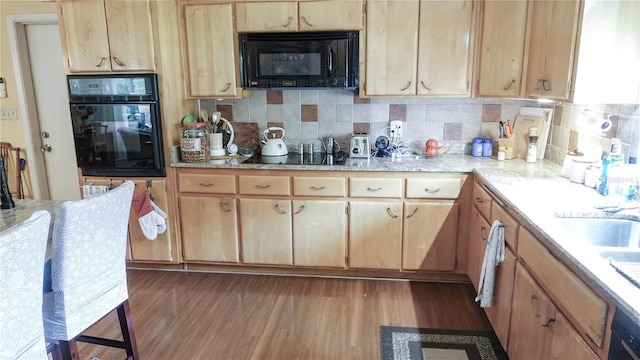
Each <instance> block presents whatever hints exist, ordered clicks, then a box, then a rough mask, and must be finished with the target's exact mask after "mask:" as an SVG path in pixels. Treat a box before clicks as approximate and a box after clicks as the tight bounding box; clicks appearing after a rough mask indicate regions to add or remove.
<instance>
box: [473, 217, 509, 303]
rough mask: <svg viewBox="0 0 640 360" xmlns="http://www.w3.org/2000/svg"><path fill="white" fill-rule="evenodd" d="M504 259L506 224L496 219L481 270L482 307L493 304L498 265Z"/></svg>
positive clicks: (479, 286) (480, 297)
mask: <svg viewBox="0 0 640 360" xmlns="http://www.w3.org/2000/svg"><path fill="white" fill-rule="evenodd" d="M503 261H504V225H502V223H501V222H500V220H496V221H494V222H493V224H492V225H491V230H489V239H488V240H487V246H486V248H485V250H484V259H483V260H482V270H480V282H479V283H478V296H476V302H478V301H480V307H483V308H487V307H490V306H491V300H492V299H493V285H494V284H495V280H496V279H495V277H496V267H497V266H498V265H499V264H500V263H501V262H503Z"/></svg>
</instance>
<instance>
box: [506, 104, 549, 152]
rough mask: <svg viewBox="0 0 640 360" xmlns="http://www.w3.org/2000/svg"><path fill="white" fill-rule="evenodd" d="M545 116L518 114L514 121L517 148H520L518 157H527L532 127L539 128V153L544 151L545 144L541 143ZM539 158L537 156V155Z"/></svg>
mask: <svg viewBox="0 0 640 360" xmlns="http://www.w3.org/2000/svg"><path fill="white" fill-rule="evenodd" d="M544 121H545V117H544V116H533V115H522V114H520V115H517V116H516V120H515V122H514V123H513V136H512V138H514V140H515V143H516V145H515V146H516V148H517V149H518V157H520V158H526V157H527V151H528V149H529V130H531V128H537V129H538V142H537V144H538V155H539V154H540V153H541V151H543V149H544V145H543V144H541V143H540V138H541V134H540V131H542V126H543V125H544ZM536 158H537V157H536Z"/></svg>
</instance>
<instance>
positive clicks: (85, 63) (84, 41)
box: [58, 0, 111, 72]
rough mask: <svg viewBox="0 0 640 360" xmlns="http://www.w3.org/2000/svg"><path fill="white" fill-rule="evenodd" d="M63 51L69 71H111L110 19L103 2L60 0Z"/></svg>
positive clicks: (59, 12)
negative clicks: (108, 26) (108, 31)
mask: <svg viewBox="0 0 640 360" xmlns="http://www.w3.org/2000/svg"><path fill="white" fill-rule="evenodd" d="M58 6H59V7H58V18H59V23H60V38H61V40H62V52H63V54H67V59H66V64H65V65H66V66H67V70H68V71H69V72H105V71H111V61H110V54H109V38H108V35H107V20H106V16H105V8H104V3H103V2H102V1H79V0H73V1H64V2H61V3H58Z"/></svg>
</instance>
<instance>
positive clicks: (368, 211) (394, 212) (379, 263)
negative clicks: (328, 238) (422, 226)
mask: <svg viewBox="0 0 640 360" xmlns="http://www.w3.org/2000/svg"><path fill="white" fill-rule="evenodd" d="M401 249H402V203H401V202H382V201H380V202H378V201H376V202H364V201H363V202H360V201H351V202H349V267H351V268H368V269H395V270H399V269H400V259H401V254H402V250H401Z"/></svg>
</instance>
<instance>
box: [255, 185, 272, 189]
mask: <svg viewBox="0 0 640 360" xmlns="http://www.w3.org/2000/svg"><path fill="white" fill-rule="evenodd" d="M256 187H257V188H258V189H267V188H270V187H271V185H269V184H267V185H260V184H257V185H256Z"/></svg>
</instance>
